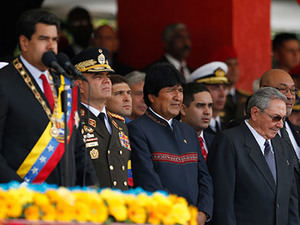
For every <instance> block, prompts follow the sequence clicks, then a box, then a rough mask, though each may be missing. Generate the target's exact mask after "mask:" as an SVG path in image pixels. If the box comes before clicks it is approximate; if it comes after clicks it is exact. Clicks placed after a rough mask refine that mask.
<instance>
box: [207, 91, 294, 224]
mask: <svg viewBox="0 0 300 225" xmlns="http://www.w3.org/2000/svg"><path fill="white" fill-rule="evenodd" d="M286 100H287V98H286V97H285V96H284V95H283V94H282V93H280V91H278V90H276V89H275V88H271V87H265V88H261V89H259V90H258V91H257V92H255V93H254V94H253V95H252V97H251V98H250V99H249V102H248V105H247V115H248V118H249V119H247V120H245V121H244V122H243V123H241V124H240V125H239V126H236V127H234V128H232V129H226V130H224V131H222V132H220V133H219V134H217V136H216V137H215V139H214V141H213V143H212V145H211V149H210V152H209V154H208V158H207V163H208V168H209V171H210V174H211V176H212V178H213V183H214V215H213V218H212V225H216V224H222V225H246V224H255V225H274V224H287V225H288V224H289V225H291V224H299V223H300V222H299V216H298V199H297V197H298V195H297V191H296V185H295V183H294V176H293V170H294V167H293V164H292V163H291V155H290V152H289V151H286V146H285V145H284V144H285V143H284V142H283V141H282V140H281V138H280V137H279V136H278V135H277V134H278V131H279V130H280V129H281V128H282V127H283V123H284V118H285V116H286Z"/></svg>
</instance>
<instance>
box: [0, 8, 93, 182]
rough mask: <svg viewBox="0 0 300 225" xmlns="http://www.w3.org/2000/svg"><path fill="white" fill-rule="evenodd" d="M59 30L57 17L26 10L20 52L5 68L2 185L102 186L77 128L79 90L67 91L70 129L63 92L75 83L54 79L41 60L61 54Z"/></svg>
mask: <svg viewBox="0 0 300 225" xmlns="http://www.w3.org/2000/svg"><path fill="white" fill-rule="evenodd" d="M58 29H59V20H58V18H57V17H56V16H55V15H54V14H52V13H49V12H47V11H44V10H41V9H35V10H30V11H27V12H24V13H23V14H22V15H21V17H20V18H19V21H18V23H17V34H18V41H19V47H20V51H21V54H20V56H19V57H17V58H16V59H14V60H13V61H12V63H10V64H9V65H7V66H5V67H4V68H2V69H1V70H0V105H1V107H0V171H1V172H0V182H1V183H6V182H9V181H12V180H16V181H19V182H25V183H43V182H47V183H51V184H56V185H59V186H61V185H63V186H74V185H95V184H96V182H97V179H96V176H95V171H94V168H93V166H92V164H91V161H90V160H89V157H88V156H86V155H85V154H86V151H85V146H84V143H83V142H82V139H81V138H80V132H79V129H78V126H79V117H78V113H77V99H76V98H77V91H76V90H75V89H72V88H70V89H69V90H67V91H68V97H67V100H68V104H67V105H68V107H67V108H68V111H67V112H68V113H67V114H66V116H67V124H68V126H67V129H65V126H64V116H65V113H64V112H62V106H61V105H62V101H61V98H62V97H61V93H62V91H63V90H64V86H65V85H69V84H70V80H69V79H67V78H65V77H63V76H62V75H59V74H58V75H57V76H52V75H51V74H50V71H49V68H48V67H47V66H45V65H44V63H43V62H42V57H43V56H45V53H46V52H48V51H52V52H53V53H55V54H56V53H57V44H58ZM54 58H55V57H54ZM56 72H61V71H56ZM65 134H66V139H67V144H65V143H64V137H65ZM65 146H67V147H68V148H67V150H66V149H65ZM66 157H67V159H66Z"/></svg>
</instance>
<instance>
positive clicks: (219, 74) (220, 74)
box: [214, 67, 225, 77]
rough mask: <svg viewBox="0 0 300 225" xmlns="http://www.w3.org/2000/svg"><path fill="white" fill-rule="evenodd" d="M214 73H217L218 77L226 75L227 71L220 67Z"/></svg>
mask: <svg viewBox="0 0 300 225" xmlns="http://www.w3.org/2000/svg"><path fill="white" fill-rule="evenodd" d="M214 74H215V75H216V77H224V76H225V71H224V70H223V69H222V68H220V67H219V68H217V69H216V70H215V71H214Z"/></svg>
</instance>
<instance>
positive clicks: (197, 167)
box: [128, 109, 213, 216]
mask: <svg viewBox="0 0 300 225" xmlns="http://www.w3.org/2000/svg"><path fill="white" fill-rule="evenodd" d="M128 130H129V137H130V143H131V146H132V174H133V181H134V185H135V186H140V187H142V188H143V189H145V190H148V191H157V190H165V191H167V192H169V193H173V194H176V195H179V196H182V197H185V198H186V200H187V201H188V202H189V203H190V204H192V205H195V206H196V207H198V210H199V211H202V212H205V213H206V214H208V215H209V216H212V207H213V199H212V195H213V190H212V185H213V184H212V180H211V177H210V175H209V173H208V169H207V166H206V163H205V160H204V158H203V156H202V153H201V150H200V145H199V142H198V137H197V134H196V132H195V130H194V129H193V128H192V127H190V126H188V125H186V124H184V123H181V122H179V121H178V120H176V119H173V122H172V129H171V127H170V126H169V124H168V123H167V122H166V121H165V120H163V119H161V118H159V117H158V116H156V115H155V114H153V113H152V112H151V111H150V110H149V109H148V110H147V111H146V113H145V114H144V115H143V116H141V117H139V118H137V119H135V120H133V121H132V122H130V123H129V124H128Z"/></svg>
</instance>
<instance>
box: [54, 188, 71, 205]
mask: <svg viewBox="0 0 300 225" xmlns="http://www.w3.org/2000/svg"><path fill="white" fill-rule="evenodd" d="M57 193H58V194H59V195H60V196H61V197H62V198H63V201H64V202H66V203H68V204H70V205H74V203H75V196H74V195H73V193H72V192H71V191H70V190H68V189H67V188H65V187H59V188H58V189H57Z"/></svg>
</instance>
